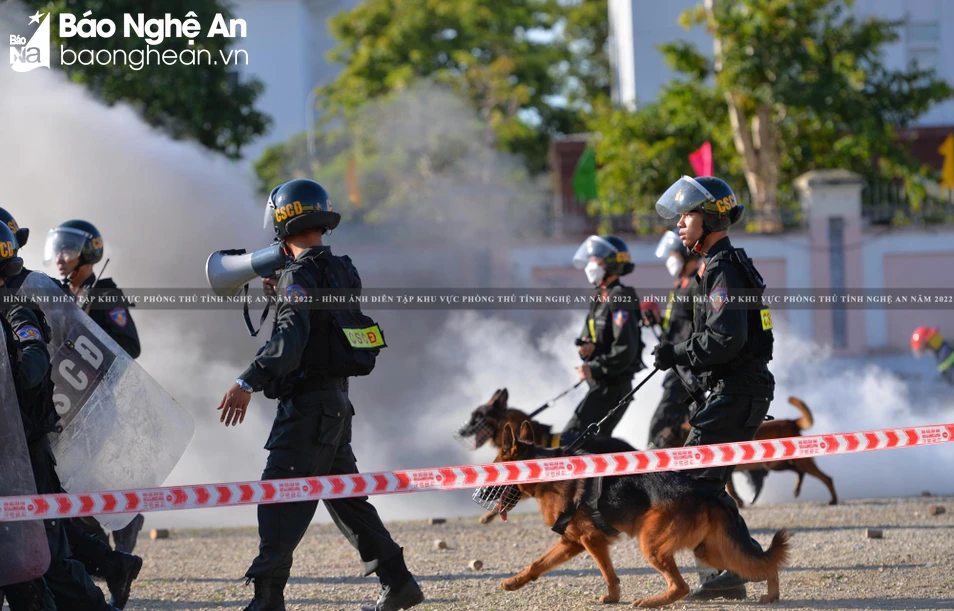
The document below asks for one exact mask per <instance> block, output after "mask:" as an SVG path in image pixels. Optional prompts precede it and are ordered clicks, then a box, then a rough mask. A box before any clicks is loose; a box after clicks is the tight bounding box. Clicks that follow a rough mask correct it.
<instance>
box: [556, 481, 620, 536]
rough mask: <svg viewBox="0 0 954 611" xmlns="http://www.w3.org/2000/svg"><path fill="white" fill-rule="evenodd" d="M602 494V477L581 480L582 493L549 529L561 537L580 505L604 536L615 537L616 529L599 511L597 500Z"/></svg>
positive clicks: (617, 532)
mask: <svg viewBox="0 0 954 611" xmlns="http://www.w3.org/2000/svg"><path fill="white" fill-rule="evenodd" d="M602 495H603V478H602V477H594V478H589V479H585V480H583V494H582V495H581V496H580V500H579V501H576V502H573V503H570V506H569V507H567V508H566V509H565V510H564V511H563V513H561V514H560V517H559V518H557V521H556V523H555V524H554V525H553V528H552V529H551V530H553V532H555V533H557V534H558V535H560V536H561V537H562V536H563V534H564V533H565V532H566V527H567V526H569V525H570V522H571V521H572V520H573V516H575V515H576V512H577V511H579V509H580V507H581V506H582V507H584V508H585V509H586V510H587V513H588V514H589V515H590V520H591V521H592V522H593V526H596V527H597V528H599V529H600V530H601V531H603V533H604V534H606V536H608V537H615V536H617V535H618V534H620V533H619V531H618V530H616V529H615V528H613V527H612V526H610V524H609V522H607V521H606V519H605V518H603V514H602V513H600V509H599V501H600V497H601V496H602Z"/></svg>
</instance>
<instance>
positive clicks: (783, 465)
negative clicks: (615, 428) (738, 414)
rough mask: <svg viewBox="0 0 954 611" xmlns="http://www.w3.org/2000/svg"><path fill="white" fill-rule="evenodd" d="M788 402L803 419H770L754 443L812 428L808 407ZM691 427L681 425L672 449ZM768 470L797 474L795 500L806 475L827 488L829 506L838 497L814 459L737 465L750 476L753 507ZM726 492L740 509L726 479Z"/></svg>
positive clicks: (794, 400) (682, 441)
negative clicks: (753, 493) (753, 492)
mask: <svg viewBox="0 0 954 611" xmlns="http://www.w3.org/2000/svg"><path fill="white" fill-rule="evenodd" d="M788 402H789V403H791V404H792V405H794V406H795V407H796V408H797V409H798V411H800V412H801V413H802V417H801V418H798V419H797V420H769V421H768V422H764V423H762V425H761V426H760V427H759V430H758V431H756V433H755V440H756V441H762V440H766V439H785V438H786V437H799V436H801V434H802V431H807V430H808V429H810V428H812V425H814V424H815V419H814V418H813V417H812V412H811V410H810V409H808V405H806V404H805V402H804V401H802V400H801V399H799V398H797V397H789V398H788ZM690 428H691V426H690V425H689V421H688V420H686V421H684V422H683V423H682V428H681V429H680V430H679V435H677V436H676V439H675V444H674V445H675V446H682V445H684V444H685V443H686V438H688V437H689V430H690ZM766 469H767V470H769V471H794V472H795V473H797V474H798V481H796V482H795V498H798V495H799V494H801V492H802V482H803V480H804V479H805V474H806V473H807V474H808V475H813V476H815V477H817V478H818V479H819V480H821V482H822V483H823V484H825V486H827V487H828V492H830V493H831V500H830V501H829V502H828V504H829V505H837V504H838V495H837V494H836V493H835V482H834V480H832V479H831V478H830V477H828V476H827V475H825V474H824V473H823V472H822V470H821V469H819V468H818V465H816V464H815V459H814V458H812V457H808V458H797V459H794V460H774V461H771V462H763V463H751V464H744V465H736V466H735V471H736V472H738V473H745V474H746V475H747V476H749V481H750V482H751V484H752V487H753V488H755V497H753V498H752V503H753V504H754V503H755V501H756V500H758V498H759V494H761V492H762V485H763V483H764V482H765V470H766ZM725 489H726V492H728V493H729V496H731V497H732V498H733V500H735V502H736V503H738V505H739V507H744V506H745V503H744V502H743V501H742V499H741V497H739V494H738V492H736V490H735V485H734V484H733V483H732V480H731V479H730V480H729V483H728V484H726V487H725Z"/></svg>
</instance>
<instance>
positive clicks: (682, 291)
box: [662, 278, 695, 344]
mask: <svg viewBox="0 0 954 611" xmlns="http://www.w3.org/2000/svg"><path fill="white" fill-rule="evenodd" d="M694 294H695V290H694V289H693V285H692V282H691V280H690V279H689V278H682V279H681V280H680V281H679V282H678V283H677V284H676V286H674V287H673V289H672V290H671V291H669V301H668V302H667V303H666V312H665V314H664V315H663V320H662V328H663V331H665V332H666V339H667V340H669V343H671V344H678V343H680V342H684V341H686V340H687V339H689V337H690V336H692V324H693V321H692V316H693V306H694V302H693V295H694Z"/></svg>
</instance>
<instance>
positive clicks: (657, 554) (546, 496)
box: [497, 422, 790, 607]
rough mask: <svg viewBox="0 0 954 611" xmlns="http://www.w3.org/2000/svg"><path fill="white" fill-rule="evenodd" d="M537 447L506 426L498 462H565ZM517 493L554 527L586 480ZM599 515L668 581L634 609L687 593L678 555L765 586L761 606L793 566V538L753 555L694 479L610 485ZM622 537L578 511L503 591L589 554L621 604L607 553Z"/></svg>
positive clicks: (781, 535)
mask: <svg viewBox="0 0 954 611" xmlns="http://www.w3.org/2000/svg"><path fill="white" fill-rule="evenodd" d="M535 439H536V434H535V433H534V431H533V426H532V425H531V424H530V423H529V422H525V423H524V424H522V425H521V426H520V436H519V437H516V436H515V434H514V429H513V427H512V426H510V425H509V424H506V425H504V432H503V435H502V438H501V448H500V450H499V452H498V454H497V462H503V461H513V460H529V459H535V458H552V457H559V456H563V455H564V453H563V450H562V449H560V448H555V449H548V448H541V447H539V446H537V445H535V444H534V441H535ZM517 488H518V489H519V491H520V492H521V493H523V494H526V495H529V496H532V497H534V498H535V499H537V503H538V504H539V506H540V512H541V513H542V514H543V519H544V521H545V522H546V524H547V525H548V526H551V527H552V526H553V525H554V524H556V522H557V520H558V519H559V517H560V516H561V515H562V514H563V512H564V511H566V510H567V509H568V508H570V507H573V506H574V502H575V501H576V500H578V499H580V498H581V497H582V495H583V488H584V480H567V481H556V482H543V483H537V484H518V485H517ZM598 508H599V512H600V513H601V514H602V517H603V519H604V520H605V521H606V522H607V523H609V525H610V526H612V527H613V528H615V529H616V530H618V531H619V532H620V533H626V534H627V535H629V536H630V537H631V538H633V537H635V538H637V539H638V540H639V547H640V550H641V551H642V552H643V556H645V558H646V560H647V561H648V562H649V564H651V565H652V566H653V568H655V569H656V570H657V571H659V572H660V573H662V574H663V576H664V577H665V578H666V583H667V584H668V588H667V589H666V591H665V592H664V593H662V594H660V595H658V596H652V597H649V598H644V599H642V600H637V601H635V602H633V606H636V607H662V606H664V605H668V604H671V603H674V602H676V601H677V600H680V599H681V598H683V597H684V596H686V594H688V593H689V586H688V585H687V584H686V582H685V580H684V579H683V578H682V575H681V574H680V573H679V568H678V567H677V566H676V561H675V554H676V552H678V551H681V550H685V549H690V550H692V551H693V553H694V554H695V556H696V558H698V559H699V560H701V561H702V562H705V563H706V564H708V565H710V566H713V567H715V568H718V569H728V570H730V571H734V572H736V573H737V574H739V575H741V576H742V577H745V578H746V579H750V580H753V581H764V580H767V581H768V594H766V595H764V596H762V598H761V602H763V603H768V602H774V601H777V600H778V598H779V589H778V571H779V568H780V567H781V566H782V565H783V564H785V562H786V560H787V559H788V554H789V548H790V546H789V543H788V541H789V534H788V532H787V531H785V530H784V529H783V530H780V531H778V532H776V533H775V536H774V537H772V544H771V545H770V546H769V548H768V549H767V550H766V551H764V552H761V553H754V552H753V551H752V549H751V547H750V545H749V542H748V540H747V539H744V538H743V537H741V536H740V534H739V532H738V528H737V527H736V525H735V521H734V518H733V516H732V515H731V514H730V513H729V510H728V508H727V507H726V506H725V505H723V504H722V503H721V502H720V501H719V500H718V499H717V498H716V497H715V496H714V495H712V494H711V493H709V492H706V491H704V490H700V489H698V488H696V487H695V485H694V483H693V481H692V480H691V479H690V478H688V477H686V476H684V475H681V474H678V473H673V472H658V473H641V474H637V475H623V476H618V477H609V478H605V479H604V480H603V482H602V492H601V494H600V496H599V501H598ZM619 536H620V535H614V536H610V535H607V534H605V533H604V532H603V531H602V530H600V529H599V528H597V526H596V525H595V524H594V522H593V520H592V519H591V518H590V514H589V511H588V510H587V509H585V508H584V507H583V506H582V505H579V506H578V509H577V510H576V512H575V513H574V514H573V516H572V518H571V519H570V521H569V523H568V524H567V527H566V530H565V531H564V534H563V536H562V537H561V538H560V541H559V542H558V543H557V544H556V545H554V546H553V547H552V548H551V549H550V550H549V551H547V552H546V553H545V554H543V556H541V557H540V558H538V559H537V560H535V561H534V562H533V563H531V564H530V566H528V567H527V568H526V569H524V570H523V571H521V572H520V573H518V574H516V575H514V576H513V577H510V578H508V579H504V580H503V581H502V582H501V586H502V587H503V589H504V590H508V591H509V590H517V589H520V588H522V587H523V586H525V585H527V584H528V583H529V582H531V581H535V580H536V579H537V578H539V577H540V576H541V575H543V574H544V573H546V572H547V571H549V570H550V569H552V568H554V567H556V566H559V565H560V564H563V563H564V562H566V561H567V560H569V559H570V558H573V557H574V556H576V555H578V554H580V553H581V552H583V551H584V550H585V551H587V552H588V553H589V554H590V556H592V557H593V559H594V560H595V561H596V564H597V565H598V566H599V569H600V572H601V573H602V574H603V579H605V580H606V586H607V588H608V590H609V591H608V593H607V594H605V595H604V596H603V597H602V598H600V602H603V603H616V602H619V600H620V586H619V579H618V577H617V575H616V571H615V569H614V568H613V562H612V560H611V559H610V554H609V545H610V544H611V543H614V542H615V541H616V539H618V538H619Z"/></svg>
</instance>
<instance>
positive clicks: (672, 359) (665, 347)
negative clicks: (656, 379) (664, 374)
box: [653, 342, 676, 371]
mask: <svg viewBox="0 0 954 611" xmlns="http://www.w3.org/2000/svg"><path fill="white" fill-rule="evenodd" d="M653 356H655V357H656V360H655V361H654V362H653V365H654V366H655V367H656V369H658V370H659V371H668V370H670V369H672V368H673V366H674V365H675V364H676V348H675V347H674V346H673V345H672V344H670V343H669V342H659V343H658V344H657V345H656V347H655V348H653Z"/></svg>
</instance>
